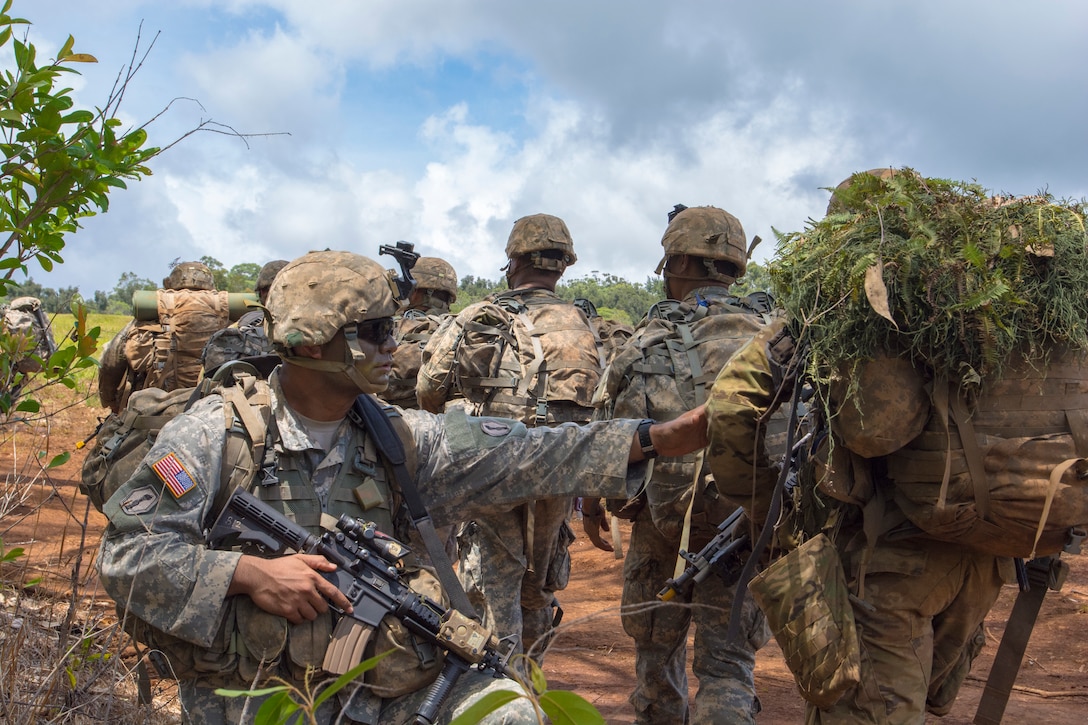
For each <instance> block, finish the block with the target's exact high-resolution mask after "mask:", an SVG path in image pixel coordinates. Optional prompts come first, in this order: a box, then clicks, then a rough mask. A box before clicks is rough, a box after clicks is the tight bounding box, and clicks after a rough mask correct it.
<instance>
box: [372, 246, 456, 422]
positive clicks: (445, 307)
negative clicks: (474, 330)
mask: <svg viewBox="0 0 1088 725" xmlns="http://www.w3.org/2000/svg"><path fill="white" fill-rule="evenodd" d="M412 272H413V276H414V277H415V278H416V283H417V286H416V289H415V290H414V291H413V293H412V297H411V298H410V300H417V298H418V302H410V304H409V306H408V309H406V310H405V311H404V313H403V314H402V315H401V316H400V317H399V318H397V329H396V331H395V332H394V333H393V337H394V339H396V341H397V351H396V352H395V353H393V372H392V373H390V375H389V388H388V389H386V391H385V392H384V393H382V396H381V397H382V399H383V400H386V401H388V402H390V403H392V404H393V405H399V406H400V407H402V408H418V407H419V402H418V401H417V400H416V377H417V376H418V375H419V366H420V365H421V364H422V363H423V348H425V347H426V346H427V343H428V342H429V341H430V339H431V336H432V335H434V332H435V330H437V329H438V328H439V327H440V326H441V325H442V323H443V322H445V320H446V319H448V318H449V316H450V304H451V303H453V302H456V301H457V275H456V273H455V272H454V271H453V267H452V266H450V264H449V263H448V262H446V261H445V260H442V259H439V258H438V257H420V258H419V259H418V260H416V264H415V266H414V267H413V268H412Z"/></svg>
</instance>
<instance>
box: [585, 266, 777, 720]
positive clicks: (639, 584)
mask: <svg viewBox="0 0 1088 725" xmlns="http://www.w3.org/2000/svg"><path fill="white" fill-rule="evenodd" d="M672 304H675V305H676V309H675V310H673V312H672V313H671V314H670V318H675V319H676V320H684V322H683V323H680V324H682V325H683V326H684V327H683V328H681V327H679V326H677V323H676V322H669V321H667V320H662V319H657V318H653V317H651V318H649V319H647V320H644V321H643V323H642V324H641V325H640V326H639V327H638V328H637V329H636V330H635V333H634V336H633V337H632V338H631V339H630V340H628V341H627V342H626V343H625V344H624V346H623V347H622V348H620V349H619V350H618V351H617V352H616V353H615V355H614V357H613V359H612V362H611V363H610V365H609V367H608V368H607V370H606V371H605V374H604V377H603V378H602V380H601V386H600V388H599V389H598V394H597V397H598V399H599V401H600V402H601V403H602V405H603V407H602V410H603V411H611V412H612V413H613V414H615V415H618V416H621V417H646V416H651V417H654V418H657V419H658V420H667V419H670V418H674V417H676V416H678V415H680V414H681V413H683V412H684V411H685V410H688V409H690V408H693V407H695V406H696V405H699V404H700V403H703V402H705V396H706V392H709V390H710V383H711V381H712V380H713V376H714V374H715V373H716V372H717V370H718V368H717V367H714V365H715V364H716V365H717V366H718V367H720V366H721V365H722V364H724V362H725V361H726V360H727V359H728V358H729V355H730V354H732V352H733V351H735V350H736V349H738V348H739V347H740V346H741V345H743V344H744V343H745V342H747V341H748V340H749V339H750V338H751V337H752V336H753V335H755V334H756V333H757V332H758V331H759V330H760V329H761V328H762V326H763V325H764V323H765V320H764V318H763V316H762V315H760V314H757V313H756V311H755V310H754V309H752V308H750V307H744V306H741V302H740V301H739V300H738V299H737V298H736V297H735V296H733V295H730V294H729V291H728V289H727V288H726V287H722V286H719V285H708V286H705V287H700V288H697V289H695V290H692V292H691V293H690V294H689V295H688V296H687V297H686V298H685V299H684V300H683V301H682V302H681V303H679V304H677V303H672ZM717 315H729V316H730V320H729V322H730V324H728V325H725V324H717V323H718V322H719V321H718V320H709V318H710V317H711V316H717ZM711 325H713V328H711V327H710V326H711ZM710 329H713V330H715V332H712V333H711V332H704V331H705V330H710ZM674 355H675V356H680V357H681V360H682V361H683V362H684V363H686V364H685V365H683V366H680V365H677V364H676V363H675V362H674V359H673V356H674ZM689 356H691V358H689ZM689 359H693V360H694V362H693V363H692V362H688V360H689ZM693 367H694V368H695V370H694V373H695V375H696V376H697V377H698V378H699V379H698V380H693V379H692V377H693V376H692V372H693V371H692V368H693ZM670 403H671V405H670ZM695 460H696V457H695V455H694V454H691V455H688V456H684V457H682V458H659V459H657V460H655V461H654V468H653V473H652V474H651V480H650V483H649V484H648V486H647V491H646V496H647V503H646V505H645V506H643V507H642V508H641V510H639V511H638V513H637V514H636V515H635V518H634V520H633V522H632V525H631V541H630V543H629V545H628V549H627V553H626V557H625V559H624V564H623V607H624V615H623V628H624V631H625V632H627V634H628V635H629V636H630V637H631V638H632V639H634V641H635V670H636V675H637V682H636V685H635V689H634V691H633V692H632V693H631V696H630V700H631V704H632V706H633V707H634V709H635V722H637V723H640V724H642V725H655V724H656V723H677V724H678V725H679V724H682V723H685V722H691V723H692V724H693V725H696V724H703V725H708V724H710V723H719V722H729V723H746V722H753V721H754V720H753V716H754V711H755V710H756V709H757V708H756V694H755V683H754V669H755V652H756V650H758V649H759V648H760V647H762V646H763V645H764V644H766V642H767V640H768V639H769V638H770V633H769V631H768V630H767V626H766V623H765V621H764V619H763V615H762V613H761V612H760V611H759V608H758V607H757V606H755V604H754V603H753V602H752V600H751V598H749V599H747V601H746V603H745V613H744V624H743V626H744V636H743V637H742V638H741V639H742V641H740V642H738V643H732V642H729V641H728V638H727V637H726V630H727V629H728V623H729V611H730V606H731V604H732V601H733V593H734V591H735V589H736V587H735V586H727V585H726V583H725V582H724V580H723V579H722V578H721V577H719V576H717V575H716V574H710V576H708V577H707V578H706V579H704V580H703V581H701V582H699V583H698V584H696V585H695V586H694V588H693V589H692V591H691V593H690V595H689V596H685V595H681V596H678V597H676V598H675V599H674V600H672V601H671V602H669V603H667V604H665V603H661V602H658V600H657V596H656V595H657V593H658V592H659V591H661V588H662V586H663V585H664V584H665V582H666V581H667V580H668V579H670V578H672V577H673V576H674V574H675V572H674V569H675V567H676V560H677V552H678V551H679V549H680V547H681V543H680V542H681V531H682V529H683V526H684V518H685V511H686V510H687V508H688V503H689V502H690V501H691V499H692V495H693V479H694V474H695ZM701 470H702V473H701V474H700V476H699V481H700V486H701V488H702V489H703V490H700V491H699V493H698V495H696V496H695V501H694V504H693V506H692V508H693V512H692V518H691V534H690V540H689V543H688V546H687V549H688V550H690V551H699V550H700V549H702V548H703V546H705V545H706V544H707V543H708V542H709V541H710V540H711V539H712V538H713V537H714V535H715V534H716V533H717V530H716V529H717V525H718V523H719V522H720V521H722V520H723V519H725V518H726V517H727V516H728V515H729V514H730V513H731V512H732V510H734V509H735V505H731V504H728V503H727V502H725V501H721V500H718V496H717V493H716V491H715V490H714V484H713V482H711V481H710V467H709V466H708V465H707V463H706V461H705V460H703V463H702V469H701ZM692 623H694V624H695V626H696V629H695V651H694V663H693V667H692V669H693V672H694V674H695V676H696V677H697V678H698V680H699V689H698V692H697V693H696V696H695V703H694V709H693V715H692V716H690V718H689V713H688V678H687V664H686V660H687V640H688V630H689V629H690V627H691V625H692Z"/></svg>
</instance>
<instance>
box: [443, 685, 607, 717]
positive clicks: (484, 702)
mask: <svg viewBox="0 0 1088 725" xmlns="http://www.w3.org/2000/svg"><path fill="white" fill-rule="evenodd" d="M519 697H525V695H523V694H521V693H520V692H517V691H515V690H498V691H495V692H489V693H487V694H486V695H484V696H483V697H481V698H480V699H479V700H477V701H476V702H474V703H472V705H471V706H470V707H469V708H468V709H467V710H465V711H464V712H463V713H461V714H460V715H458V716H457V717H456V718H454V719H453V721H452V722H450V725H476V723H478V722H480V721H481V720H483V719H484V718H485V717H487V716H488V715H490V714H491V713H493V712H495V711H496V710H498V709H499V708H500V707H502V706H503V705H505V704H507V703H508V702H513V701H514V700H516V699H518V698H519ZM601 722H604V721H603V720H602V721H601Z"/></svg>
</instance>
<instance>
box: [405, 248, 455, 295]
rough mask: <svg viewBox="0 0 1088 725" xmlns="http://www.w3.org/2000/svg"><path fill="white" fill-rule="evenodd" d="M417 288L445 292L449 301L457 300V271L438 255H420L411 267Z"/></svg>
mask: <svg viewBox="0 0 1088 725" xmlns="http://www.w3.org/2000/svg"><path fill="white" fill-rule="evenodd" d="M412 276H413V277H415V280H416V288H417V289H425V290H437V291H439V292H446V293H448V294H449V296H450V302H456V301H457V272H455V271H454V270H453V266H452V265H451V264H450V263H449V262H447V261H446V260H444V259H439V258H438V257H420V258H419V259H417V260H416V263H415V266H413V267H412Z"/></svg>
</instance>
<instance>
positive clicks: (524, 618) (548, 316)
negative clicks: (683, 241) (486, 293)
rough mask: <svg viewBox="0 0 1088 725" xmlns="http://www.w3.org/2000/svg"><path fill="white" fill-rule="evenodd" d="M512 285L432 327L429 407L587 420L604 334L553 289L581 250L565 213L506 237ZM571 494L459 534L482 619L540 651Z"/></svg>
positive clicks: (563, 550)
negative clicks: (458, 402) (456, 402)
mask: <svg viewBox="0 0 1088 725" xmlns="http://www.w3.org/2000/svg"><path fill="white" fill-rule="evenodd" d="M506 257H507V260H508V261H507V265H506V267H504V268H503V269H504V270H506V279H507V281H508V282H509V285H510V289H509V290H508V291H506V292H500V293H498V294H495V295H492V296H490V297H489V298H488V299H486V300H484V301H483V302H479V303H477V304H475V305H470V306H468V307H466V308H465V309H464V310H462V311H461V312H460V313H459V314H458V315H457V316H456V317H455V318H453V319H451V320H449V321H448V322H447V323H446V324H444V325H443V326H442V328H440V329H439V330H438V332H436V333H435V334H434V337H432V338H431V341H430V343H428V345H427V348H426V349H425V350H424V353H423V355H424V362H423V366H422V367H421V368H420V372H419V378H418V381H417V385H416V394H417V397H418V398H419V404H420V406H421V407H422V408H423V409H424V410H430V411H432V412H440V411H441V410H442V409H443V408H444V406H445V405H446V402H447V401H448V400H451V399H453V398H456V397H464V398H466V399H467V400H468V401H469V405H470V409H471V410H472V412H473V413H475V414H476V415H495V416H503V417H508V418H514V419H515V420H519V421H521V422H522V423H523V424H525V425H526V426H529V427H534V426H540V425H555V424H558V423H566V422H574V423H586V422H588V421H589V420H590V418H591V417H592V414H593V409H592V407H591V404H592V397H593V390H594V388H595V387H596V385H597V381H598V380H599V379H600V373H601V369H602V367H603V362H602V360H601V355H602V352H603V346H601V345H600V341H599V339H598V338H597V336H596V334H595V333H594V331H593V328H592V326H591V325H590V323H589V320H588V319H587V318H586V316H585V314H584V313H583V312H582V311H581V310H579V309H578V308H577V307H575V306H574V305H573V304H571V303H570V302H567V301H566V300H564V299H562V298H560V297H559V296H558V295H556V294H555V287H556V284H557V283H558V282H559V279H560V277H562V276H563V273H564V272H565V271H566V269H567V267H568V266H569V265H571V264H574V263H575V262H576V261H577V259H578V257H577V256H576V255H575V253H574V242H573V240H572V239H571V236H570V231H568V229H567V225H566V224H565V223H564V222H563V220H562V219H559V218H558V217H555V216H551V215H549V214H533V215H531V216H527V217H522V218H521V219H518V220H517V221H516V222H514V226H513V229H511V231H510V237H509V239H508V240H507V243H506ZM573 505H574V501H573V499H571V498H563V497H548V498H546V499H543V500H540V501H537V502H535V503H533V504H529V505H526V506H519V507H517V508H514V509H511V508H510V507H505V508H504V507H501V506H495V507H493V510H492V511H491V512H490V513H489V514H488V515H486V516H477V517H476V518H474V519H472V520H471V521H468V523H467V524H466V525H465V526H464V527H463V530H462V532H461V533H460V535H459V536H458V544H459V548H460V556H461V566H460V575H461V579H462V582H463V583H464V585H465V589H466V590H468V592H469V594H470V596H472V597H474V601H475V602H476V604H477V606H479V607H481V608H482V609H484V611H485V617H484V622H485V623H486V624H487V625H488V626H490V627H492V628H494V629H497V630H498V631H501V632H512V633H515V634H518V635H519V636H520V638H521V641H520V645H521V648H523V651H524V652H526V653H528V654H530V656H532V657H533V658H534V659H535V660H537V661H538V662H540V661H543V658H544V651H545V649H546V646H547V642H548V634H549V632H550V631H551V630H552V629H553V628H554V625H555V623H556V622H557V620H558V618H559V617H560V616H561V613H562V610H561V609H560V607H559V601H558V600H557V598H556V594H555V593H556V592H558V591H560V590H562V589H564V588H565V587H566V586H567V581H568V578H569V576H570V555H569V553H568V551H567V547H568V546H569V545H570V542H571V541H573V540H574V534H573V532H572V531H571V529H570V525H569V524H568V519H569V517H570V515H571V512H572V510H573Z"/></svg>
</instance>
